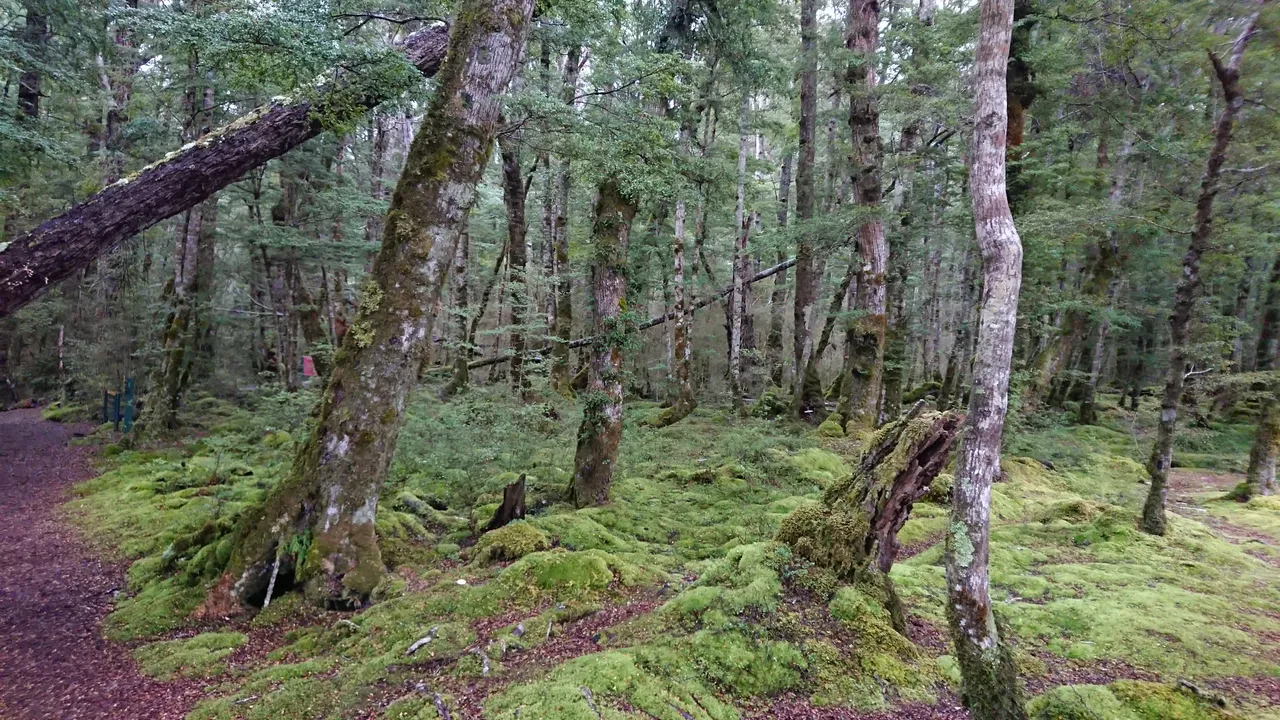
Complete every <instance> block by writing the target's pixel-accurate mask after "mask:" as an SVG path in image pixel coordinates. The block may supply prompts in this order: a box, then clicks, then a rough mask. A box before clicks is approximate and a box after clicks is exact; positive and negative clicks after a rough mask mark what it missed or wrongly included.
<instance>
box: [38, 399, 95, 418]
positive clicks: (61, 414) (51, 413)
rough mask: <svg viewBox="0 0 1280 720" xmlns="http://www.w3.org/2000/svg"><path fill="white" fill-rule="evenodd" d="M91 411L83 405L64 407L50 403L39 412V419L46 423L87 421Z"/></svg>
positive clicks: (57, 403) (61, 404) (56, 403)
mask: <svg viewBox="0 0 1280 720" xmlns="http://www.w3.org/2000/svg"><path fill="white" fill-rule="evenodd" d="M90 417H91V411H90V410H89V408H88V407H87V406H85V405H64V404H63V403H61V402H54V403H50V404H49V406H48V407H46V408H45V409H44V410H41V411H40V419H41V420H45V421H47V422H56V423H63V422H80V421H83V420H88V419H89V418H90Z"/></svg>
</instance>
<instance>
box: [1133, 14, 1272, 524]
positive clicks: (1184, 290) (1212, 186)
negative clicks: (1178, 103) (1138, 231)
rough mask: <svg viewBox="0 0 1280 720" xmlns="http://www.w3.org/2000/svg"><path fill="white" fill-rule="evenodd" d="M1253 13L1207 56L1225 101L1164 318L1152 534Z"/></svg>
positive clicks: (1160, 509)
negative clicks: (1220, 52)
mask: <svg viewBox="0 0 1280 720" xmlns="http://www.w3.org/2000/svg"><path fill="white" fill-rule="evenodd" d="M1257 23H1258V15H1257V13H1255V14H1254V15H1253V16H1252V17H1251V18H1249V20H1248V21H1247V22H1246V23H1245V28H1244V30H1243V31H1242V32H1241V33H1240V35H1239V36H1238V37H1237V38H1236V41H1235V43H1234V44H1233V45H1232V48H1231V58H1230V59H1229V60H1228V61H1227V63H1226V64H1225V65H1224V64H1223V63H1222V60H1221V59H1220V58H1219V57H1218V56H1217V55H1216V54H1214V53H1213V52H1210V53H1209V61H1210V62H1211V63H1212V64H1213V72H1214V76H1215V77H1216V78H1217V80H1218V83H1219V84H1220V85H1221V86H1222V96H1223V101H1224V105H1223V108H1222V113H1221V114H1220V115H1219V116H1218V121H1217V122H1216V123H1215V124H1214V130H1213V147H1212V148H1210V150H1209V159H1208V162H1207V163H1206V164H1205V170H1204V177H1203V178H1202V179H1201V181H1200V194H1199V195H1198V196H1197V197H1196V215H1195V225H1194V227H1193V229H1192V230H1191V244H1190V245H1188V246H1187V254H1186V255H1185V256H1183V258H1182V280H1181V281H1180V282H1179V283H1178V290H1177V293H1176V294H1175V295H1174V298H1173V313H1172V315H1171V316H1170V318H1169V334H1170V345H1169V376H1168V377H1167V378H1166V379H1165V385H1164V394H1163V395H1162V396H1161V398H1160V425H1159V428H1158V430H1157V433H1156V441H1155V444H1154V445H1153V446H1152V448H1151V459H1150V460H1149V461H1148V462H1147V472H1148V473H1149V474H1150V475H1151V486H1150V488H1149V489H1148V491H1147V501H1146V503H1145V504H1144V505H1143V507H1142V529H1143V530H1144V531H1146V532H1148V533H1151V534H1152V535H1163V534H1164V531H1165V513H1164V505H1165V495H1166V494H1167V493H1168V485H1169V469H1170V468H1171V467H1173V436H1174V433H1175V431H1176V429H1177V425H1178V403H1180V402H1181V401H1182V391H1183V388H1184V387H1185V385H1186V381H1187V362H1188V357H1187V351H1188V349H1189V348H1188V344H1189V341H1190V330H1191V316H1192V314H1193V313H1194V311H1195V304H1196V295H1197V294H1199V291H1200V258H1201V256H1203V255H1204V253H1205V252H1207V251H1208V250H1209V248H1210V238H1211V236H1212V235H1213V200H1214V198H1216V197H1217V195H1218V181H1219V179H1220V178H1221V177H1222V165H1223V163H1225V162H1226V160H1227V147H1228V146H1229V145H1230V144H1231V132H1232V129H1233V128H1234V126H1235V121H1236V116H1237V115H1239V114H1240V108H1241V107H1243V106H1244V95H1243V94H1241V92H1240V61H1241V60H1242V59H1243V58H1244V49H1245V46H1246V45H1248V43H1249V38H1250V37H1252V36H1253V33H1254V31H1255V30H1256V28H1257Z"/></svg>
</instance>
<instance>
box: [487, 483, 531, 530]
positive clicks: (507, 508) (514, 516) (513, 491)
mask: <svg viewBox="0 0 1280 720" xmlns="http://www.w3.org/2000/svg"><path fill="white" fill-rule="evenodd" d="M524 490H525V487H524V473H521V474H520V478H519V479H517V480H516V481H515V482H513V483H511V484H510V485H508V486H506V487H505V488H503V490H502V504H501V505H499V506H498V509H497V510H496V511H495V512H494V513H493V518H492V519H491V520H489V524H488V525H486V526H485V527H484V531H485V532H489V531H490V530H497V529H498V528H500V527H503V526H505V525H507V524H509V523H511V522H512V521H514V520H519V519H521V518H523V517H524Z"/></svg>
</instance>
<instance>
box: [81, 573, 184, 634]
mask: <svg viewBox="0 0 1280 720" xmlns="http://www.w3.org/2000/svg"><path fill="white" fill-rule="evenodd" d="M203 600H204V592H203V590H202V589H201V588H198V587H188V586H187V585H185V584H184V583H182V582H180V581H178V580H176V579H166V580H161V581H158V582H150V583H147V584H146V585H144V586H143V588H142V590H141V591H140V592H139V593H138V594H137V595H134V596H132V597H127V598H124V599H122V600H120V601H119V602H118V603H117V604H116V609H115V611H114V612H112V613H111V614H110V615H108V616H107V618H106V620H104V621H103V624H102V627H103V632H104V633H105V634H106V636H107V638H108V639H111V640H118V641H119V640H134V639H138V638H147V637H154V636H156V635H160V634H162V633H165V632H168V631H170V630H173V629H175V628H178V627H181V626H182V625H184V624H185V623H186V621H187V618H188V617H189V616H190V615H191V613H193V612H195V609H196V608H197V607H199V606H200V603H201V602H202V601H203Z"/></svg>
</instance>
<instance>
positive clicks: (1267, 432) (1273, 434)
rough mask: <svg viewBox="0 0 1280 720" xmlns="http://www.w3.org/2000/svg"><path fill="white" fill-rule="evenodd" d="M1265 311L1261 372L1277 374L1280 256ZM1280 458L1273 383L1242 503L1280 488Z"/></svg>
mask: <svg viewBox="0 0 1280 720" xmlns="http://www.w3.org/2000/svg"><path fill="white" fill-rule="evenodd" d="M1265 302H1266V307H1264V308H1263V310H1262V313H1263V321H1262V331H1261V333H1260V334H1259V336H1258V349H1257V352H1256V356H1257V365H1256V367H1255V369H1256V370H1257V371H1258V372H1271V373H1274V372H1275V371H1276V370H1277V369H1280V357H1277V354H1276V347H1275V346H1276V332H1277V329H1280V328H1278V327H1277V326H1278V325H1280V322H1278V321H1280V256H1277V257H1276V261H1275V264H1273V265H1272V266H1271V277H1270V280H1269V284H1268V287H1267V294H1266V301H1265ZM1277 454H1280V383H1277V382H1275V381H1274V380H1273V381H1272V382H1271V383H1270V387H1269V388H1267V392H1266V394H1265V395H1263V400H1262V407H1261V408H1260V409H1259V414H1258V428H1257V430H1256V431H1255V433H1254V436H1253V449H1252V451H1251V452H1250V453H1249V470H1248V472H1247V473H1246V474H1245V483H1244V486H1243V487H1242V488H1241V490H1242V492H1239V493H1235V496H1236V499H1237V500H1241V501H1246V500H1249V499H1250V498H1253V497H1257V496H1259V495H1271V494H1273V493H1275V492H1276V491H1277V490H1280V488H1278V487H1277V485H1276V456H1277Z"/></svg>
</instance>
